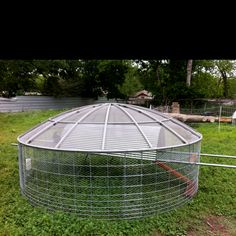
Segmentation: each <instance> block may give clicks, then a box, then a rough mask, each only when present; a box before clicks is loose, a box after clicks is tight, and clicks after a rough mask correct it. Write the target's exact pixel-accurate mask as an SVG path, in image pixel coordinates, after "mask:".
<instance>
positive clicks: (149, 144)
mask: <svg viewBox="0 0 236 236" xmlns="http://www.w3.org/2000/svg"><path fill="white" fill-rule="evenodd" d="M114 106H115V107H117V108H118V109H120V110H122V111H123V112H124V113H125V114H126V115H127V116H128V117H129V118H130V119H131V120H132V121H133V122H134V124H135V125H136V127H137V128H138V130H139V132H140V133H141V134H142V136H143V137H144V139H145V141H146V142H147V144H148V146H149V147H150V148H152V144H151V143H150V142H149V140H148V138H147V136H146V135H145V134H144V132H143V131H142V129H141V127H140V126H139V124H138V123H137V121H136V120H135V119H134V117H133V116H132V115H131V114H129V112H127V111H126V110H125V109H124V108H123V107H121V106H117V105H116V104H114Z"/></svg>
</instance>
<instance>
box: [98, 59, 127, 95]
mask: <svg viewBox="0 0 236 236" xmlns="http://www.w3.org/2000/svg"><path fill="white" fill-rule="evenodd" d="M127 69H128V66H127V65H126V63H125V62H124V61H122V60H102V61H99V64H98V73H99V74H98V81H99V82H98V85H99V87H100V88H101V90H102V91H103V92H105V93H107V98H108V99H109V98H123V97H124V95H123V94H122V93H121V92H120V90H119V86H121V84H122V83H123V82H124V79H125V73H126V72H127Z"/></svg>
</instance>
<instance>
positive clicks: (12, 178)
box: [0, 110, 236, 236]
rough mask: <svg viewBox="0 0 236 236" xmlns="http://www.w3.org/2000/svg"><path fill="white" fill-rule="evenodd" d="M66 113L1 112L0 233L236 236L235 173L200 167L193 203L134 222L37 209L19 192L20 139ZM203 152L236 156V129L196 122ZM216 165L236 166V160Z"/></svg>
mask: <svg viewBox="0 0 236 236" xmlns="http://www.w3.org/2000/svg"><path fill="white" fill-rule="evenodd" d="M59 112H61V111H50V110H49V111H34V112H22V113H6V114H0V235H37V236H38V235H50V236H51V235H136V236H137V235H153V236H163V235H175V236H178V235H190V236H194V235H236V170H235V169H224V168H217V167H201V169H200V175H199V190H198V193H197V195H196V196H195V197H194V199H193V201H192V202H191V203H188V204H187V205H185V206H183V207H181V208H179V209H176V210H174V211H172V212H169V213H166V214H161V215H160V216H154V217H149V218H146V219H143V220H129V221H111V222H108V221H101V220H100V221H89V220H80V219H78V217H77V216H76V215H70V214H66V213H63V212H54V213H52V212H47V211H46V210H45V209H43V208H39V207H32V206H31V205H30V204H29V203H28V201H27V200H26V199H25V198H24V197H22V196H21V194H20V190H19V178H18V162H17V159H18V158H17V147H15V146H12V145H11V143H16V137H17V136H18V135H19V134H21V133H22V132H24V131H26V130H27V129H29V128H30V127H32V126H34V125H35V124H38V123H39V122H41V121H44V120H45V119H47V118H48V117H50V116H53V115H55V114H57V113H59ZM193 127H194V128H195V129H196V130H198V131H199V132H201V133H202V134H203V137H204V138H203V141H202V153H218V154H228V155H236V126H232V125H229V124H221V130H220V131H219V130H218V125H217V124H196V125H193ZM201 161H202V162H207V161H212V162H217V163H221V162H222V161H224V163H227V164H234V165H236V160H220V159H219V158H211V159H210V158H207V157H204V158H202V160H201Z"/></svg>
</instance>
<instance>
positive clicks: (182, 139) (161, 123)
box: [125, 105, 188, 143]
mask: <svg viewBox="0 0 236 236" xmlns="http://www.w3.org/2000/svg"><path fill="white" fill-rule="evenodd" d="M125 106H127V107H128V108H130V109H133V110H136V111H139V112H141V113H143V114H145V115H146V116H149V117H150V118H152V119H153V120H155V121H156V122H158V123H159V124H160V125H162V126H164V127H165V128H166V129H168V130H169V131H170V132H171V133H173V134H174V135H175V136H177V137H178V138H179V139H180V140H181V141H182V142H183V143H188V141H187V140H186V139H185V138H183V137H182V136H181V135H179V134H178V133H177V132H175V131H174V130H173V129H171V128H170V127H168V126H167V125H166V124H165V123H163V122H161V121H160V120H158V119H156V118H155V117H154V116H152V115H151V114H149V113H147V112H146V111H143V110H141V109H138V108H136V107H135V108H134V107H130V106H128V105H125Z"/></svg>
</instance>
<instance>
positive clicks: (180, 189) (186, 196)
mask: <svg viewBox="0 0 236 236" xmlns="http://www.w3.org/2000/svg"><path fill="white" fill-rule="evenodd" d="M19 146H20V148H19V151H20V159H19V160H20V161H19V164H20V179H21V188H22V192H23V193H24V195H25V196H26V197H27V198H28V199H29V200H30V202H31V203H32V204H33V205H38V206H45V207H47V208H48V209H50V210H64V211H68V212H73V213H76V214H77V215H78V216H79V217H81V218H86V219H87V218H90V217H91V218H94V219H107V220H112V219H132V218H142V217H145V216H150V215H153V214H158V213H161V212H165V211H169V210H171V209H174V208H176V207H178V206H181V205H183V204H184V203H186V202H188V201H190V200H191V199H192V197H193V196H194V194H195V193H196V192H197V188H198V173H199V167H198V166H197V165H193V164H192V163H194V162H199V152H200V142H198V143H195V144H191V145H186V146H183V147H175V148H168V149H165V150H154V151H153V150H152V151H140V152H127V151H124V152H119V153H105V152H104V153H85V152H71V151H61V150H47V149H42V148H36V147H29V146H27V145H23V144H19ZM169 160H177V161H179V162H181V161H183V162H189V163H190V164H186V163H184V164H181V163H171V162H169Z"/></svg>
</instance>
